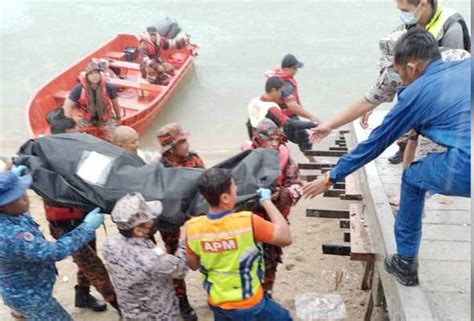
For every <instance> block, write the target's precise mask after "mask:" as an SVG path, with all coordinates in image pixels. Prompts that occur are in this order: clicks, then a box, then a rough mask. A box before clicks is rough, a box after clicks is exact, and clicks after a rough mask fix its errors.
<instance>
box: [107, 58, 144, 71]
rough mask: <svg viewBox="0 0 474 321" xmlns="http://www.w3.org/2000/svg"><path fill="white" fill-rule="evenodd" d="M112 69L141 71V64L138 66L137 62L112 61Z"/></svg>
mask: <svg viewBox="0 0 474 321" xmlns="http://www.w3.org/2000/svg"><path fill="white" fill-rule="evenodd" d="M110 67H114V68H124V69H131V70H140V64H137V63H136V62H128V61H123V60H112V61H111V62H110Z"/></svg>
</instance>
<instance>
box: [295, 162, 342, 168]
mask: <svg viewBox="0 0 474 321" xmlns="http://www.w3.org/2000/svg"><path fill="white" fill-rule="evenodd" d="M334 166H336V164H332V163H330V164H323V163H299V164H298V168H299V169H321V168H333V167H334Z"/></svg>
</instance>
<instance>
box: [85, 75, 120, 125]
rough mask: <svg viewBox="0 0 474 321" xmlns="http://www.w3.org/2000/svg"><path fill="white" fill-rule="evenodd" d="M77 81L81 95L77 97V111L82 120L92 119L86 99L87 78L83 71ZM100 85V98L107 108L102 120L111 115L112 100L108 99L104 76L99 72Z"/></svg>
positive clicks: (107, 118)
mask: <svg viewBox="0 0 474 321" xmlns="http://www.w3.org/2000/svg"><path fill="white" fill-rule="evenodd" d="M79 82H80V83H81V85H82V89H81V96H80V98H79V101H78V103H79V113H80V114H81V115H82V118H83V119H84V120H88V121H90V120H92V117H93V115H92V114H91V112H90V111H89V108H88V106H87V105H88V103H89V102H88V99H87V79H86V75H85V73H84V72H81V73H80V75H79ZM100 87H101V88H102V100H103V101H104V103H105V106H106V108H107V112H106V113H105V114H104V115H103V116H102V119H100V120H102V121H107V120H109V119H110V118H111V117H112V100H111V99H110V97H109V95H108V94H107V87H106V86H105V76H104V74H103V73H102V72H101V73H100Z"/></svg>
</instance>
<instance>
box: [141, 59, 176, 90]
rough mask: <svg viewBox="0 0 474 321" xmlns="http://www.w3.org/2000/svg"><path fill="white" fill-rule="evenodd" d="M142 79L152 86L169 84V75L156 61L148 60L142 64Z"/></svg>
mask: <svg viewBox="0 0 474 321" xmlns="http://www.w3.org/2000/svg"><path fill="white" fill-rule="evenodd" d="M140 72H141V74H142V78H143V79H146V81H148V82H149V83H150V84H155V85H164V86H166V85H167V84H168V83H169V77H168V74H166V73H165V67H163V65H162V64H159V63H158V62H157V61H156V60H154V59H153V60H147V61H145V62H143V63H141V64H140Z"/></svg>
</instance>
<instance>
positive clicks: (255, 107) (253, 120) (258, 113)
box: [247, 97, 280, 128]
mask: <svg viewBox="0 0 474 321" xmlns="http://www.w3.org/2000/svg"><path fill="white" fill-rule="evenodd" d="M270 108H277V109H278V110H280V106H278V104H277V103H275V102H272V101H263V100H261V99H260V97H256V98H254V99H252V100H251V101H250V102H249V104H248V106H247V110H248V113H249V119H250V124H251V125H252V127H253V128H257V126H258V124H259V123H260V122H261V121H262V120H263V119H265V118H266V116H267V114H268V111H269V110H270Z"/></svg>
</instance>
